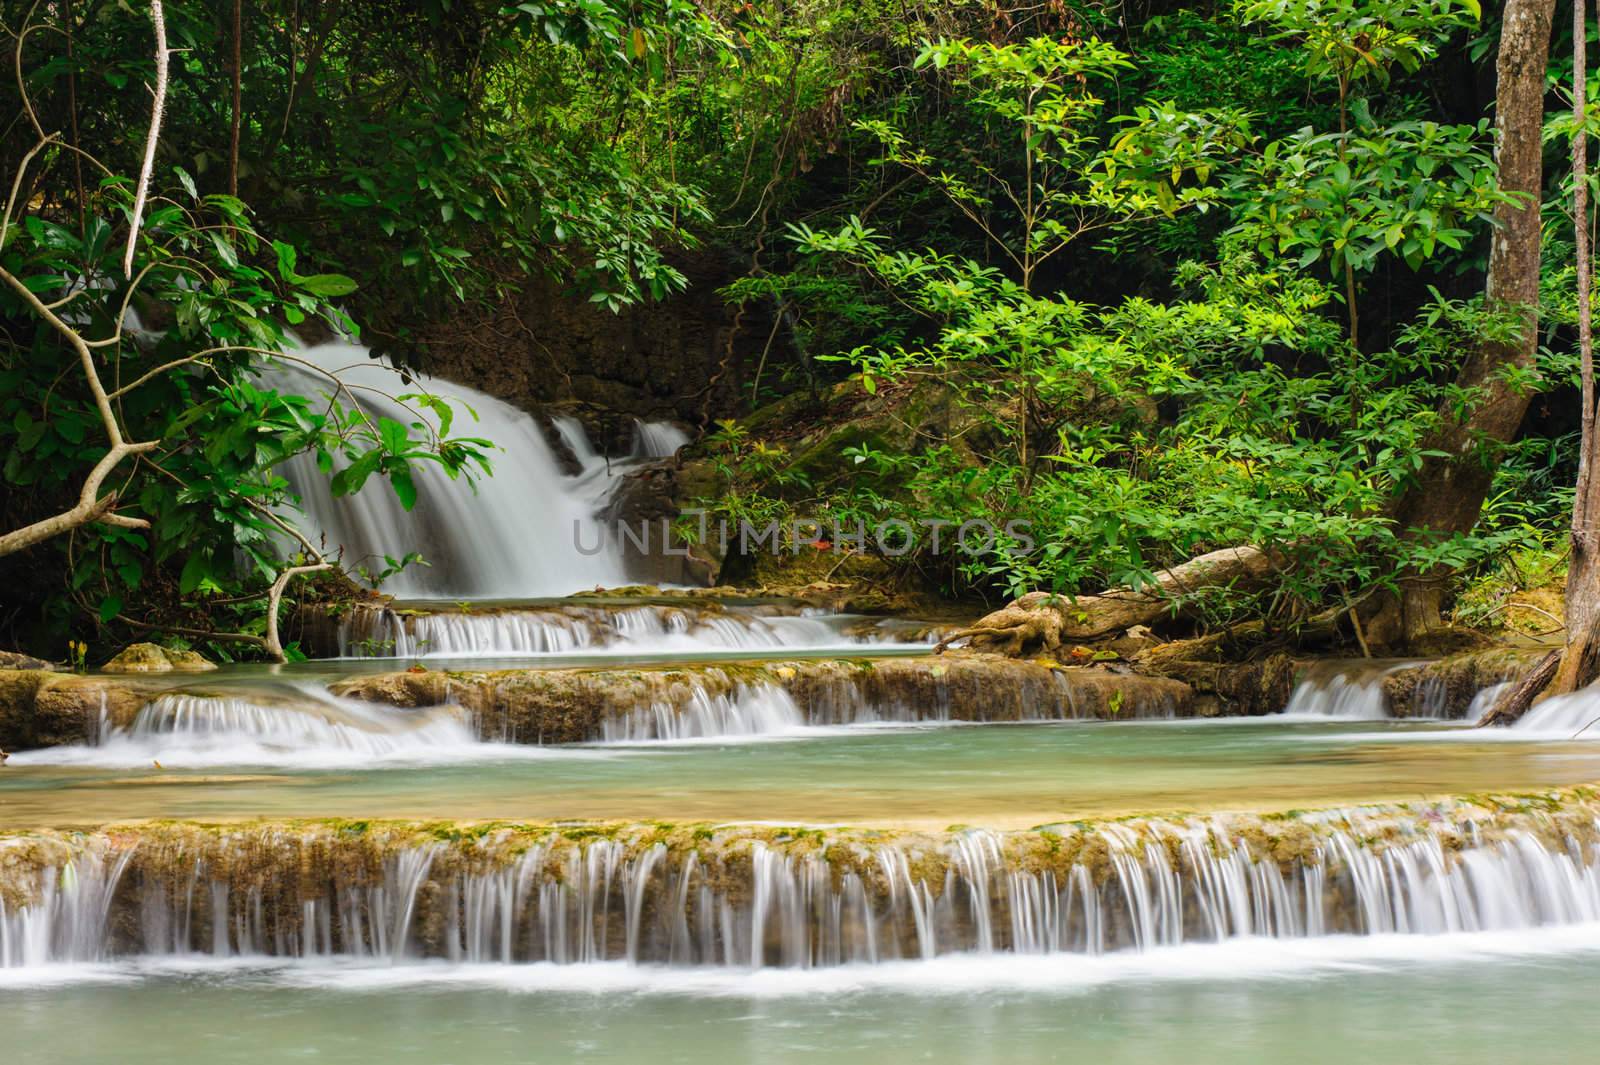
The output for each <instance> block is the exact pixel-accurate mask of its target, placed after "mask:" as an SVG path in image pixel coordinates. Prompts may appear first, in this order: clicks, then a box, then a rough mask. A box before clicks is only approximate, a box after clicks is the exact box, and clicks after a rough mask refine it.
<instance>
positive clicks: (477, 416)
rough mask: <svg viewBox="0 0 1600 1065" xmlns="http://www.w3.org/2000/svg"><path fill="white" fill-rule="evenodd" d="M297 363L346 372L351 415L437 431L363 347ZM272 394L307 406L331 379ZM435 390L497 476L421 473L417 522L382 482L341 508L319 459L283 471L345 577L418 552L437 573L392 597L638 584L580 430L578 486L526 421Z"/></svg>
mask: <svg viewBox="0 0 1600 1065" xmlns="http://www.w3.org/2000/svg"><path fill="white" fill-rule="evenodd" d="M296 356H297V357H298V358H299V359H303V360H305V361H306V362H309V363H312V364H314V365H315V366H317V367H320V368H321V369H323V370H327V371H340V376H341V379H342V380H343V381H344V382H345V383H346V386H347V387H348V388H349V390H350V392H349V393H347V394H346V395H344V396H341V399H342V400H344V401H345V402H346V403H348V402H349V396H350V395H351V394H353V395H354V397H355V402H356V403H358V404H359V405H360V407H361V408H362V409H363V410H364V411H366V412H367V413H368V414H369V415H371V416H373V417H374V418H379V417H386V418H392V419H394V420H395V421H398V422H400V423H401V424H404V425H410V424H412V423H413V422H416V421H419V420H424V421H429V422H432V421H433V420H434V418H433V416H432V414H431V413H430V414H428V415H427V416H426V417H424V416H423V415H422V414H420V413H419V410H420V409H421V408H419V407H417V405H416V404H414V403H406V402H404V401H402V400H401V398H400V397H401V396H402V395H404V394H405V393H406V392H408V391H410V389H409V388H408V387H407V386H406V385H405V384H403V383H402V381H401V379H400V376H399V375H398V374H397V373H395V372H394V371H393V370H391V369H389V368H388V367H387V366H385V365H383V364H381V363H379V362H376V361H374V360H372V359H370V358H369V357H368V353H367V350H366V349H365V348H363V347H360V346H359V345H355V344H348V343H330V344H320V345H317V346H315V347H310V348H307V349H305V350H303V351H300V352H297V353H296ZM267 383H268V384H270V385H271V386H273V387H276V388H280V389H283V390H285V391H292V392H296V393H300V394H304V395H309V396H317V395H325V394H327V393H328V392H330V391H331V389H332V384H331V382H330V381H329V380H328V378H327V377H325V376H324V375H322V374H319V373H317V372H316V371H315V370H312V369H310V368H308V367H306V366H303V365H297V364H296V363H293V362H283V363H280V364H279V366H277V367H275V368H274V369H273V370H272V372H271V373H270V374H269V375H268V376H267ZM428 387H429V389H430V390H431V391H435V392H436V393H437V394H438V395H440V396H443V397H444V398H446V399H449V400H451V401H453V402H454V406H455V409H456V416H455V425H454V426H453V429H452V431H453V432H455V433H456V434H458V435H462V436H477V437H484V438H487V439H488V440H490V441H492V442H493V443H494V444H495V445H496V447H497V448H498V450H496V451H495V452H494V453H493V467H494V473H493V476H491V477H487V478H480V479H479V481H478V483H476V484H475V485H474V484H468V483H467V482H466V481H464V480H459V479H458V480H451V479H450V478H449V477H448V476H447V475H446V474H445V473H444V472H443V470H442V469H440V468H438V467H437V466H436V465H435V464H433V463H429V462H423V463H419V464H417V467H416V480H417V503H416V506H415V508H414V509H413V510H412V511H410V512H409V513H408V512H406V511H405V510H404V508H403V507H401V505H400V502H399V500H398V498H397V497H396V496H395V494H394V493H393V492H392V491H391V490H390V489H389V487H388V485H387V484H386V483H385V482H384V481H383V480H382V478H379V477H374V478H372V479H371V480H370V481H369V482H368V483H367V484H366V486H365V487H363V488H362V489H361V491H359V492H357V493H356V494H355V495H354V496H350V497H346V498H342V499H335V498H333V497H332V496H331V495H330V494H329V492H328V488H327V476H326V475H325V474H323V473H321V472H320V471H318V470H317V468H316V461H315V458H314V457H313V456H309V455H302V456H297V457H296V458H294V459H293V460H291V461H290V462H289V463H287V464H286V465H285V467H284V469H283V472H284V475H285V476H286V477H287V478H288V479H289V481H290V483H291V484H292V485H293V486H294V488H295V491H296V492H297V493H298V494H299V496H300V498H301V499H302V501H303V504H304V507H305V510H306V517H307V519H308V521H309V525H310V526H311V527H312V530H313V535H315V533H316V532H320V533H321V534H322V536H323V537H324V538H325V540H326V543H327V546H328V549H329V550H334V551H337V550H339V549H340V548H342V549H343V552H344V556H343V557H344V563H345V567H346V569H347V570H349V571H351V572H354V571H355V570H356V568H357V567H358V566H363V565H364V566H366V567H367V568H368V569H369V570H372V571H377V570H381V569H382V568H383V566H384V562H383V559H384V557H385V556H389V557H392V558H401V557H403V556H404V555H405V554H406V553H407V552H409V551H417V552H419V553H420V554H421V555H422V557H423V559H424V560H425V561H426V562H427V563H428V565H426V566H410V567H408V568H407V569H405V570H404V571H402V572H401V573H398V574H395V575H393V576H391V577H389V578H388V579H387V580H386V581H385V582H384V586H383V587H384V590H385V591H387V592H390V593H392V594H395V595H399V596H404V597H408V598H440V599H460V598H480V599H481V598H501V599H504V598H531V597H537V596H549V595H566V594H568V593H571V592H576V591H580V590H583V589H589V588H594V587H597V586H615V585H621V584H626V583H628V576H627V573H626V571H625V567H624V565H623V560H622V557H621V554H620V552H618V551H617V550H615V548H614V545H612V544H611V543H610V542H609V541H604V540H602V539H601V538H600V537H599V535H598V533H597V531H596V517H595V515H596V512H597V511H598V510H599V509H600V507H601V506H602V505H603V504H604V502H605V495H606V492H607V491H608V490H609V475H610V473H611V472H612V471H611V470H610V468H609V466H608V464H607V463H606V462H605V460H604V459H603V458H602V457H600V456H598V455H596V454H595V453H594V450H593V448H592V447H591V446H590V445H589V444H588V442H587V440H586V439H582V428H581V426H578V425H577V423H576V422H571V423H570V424H567V423H565V422H564V423H562V424H561V425H560V426H559V428H560V431H561V432H562V434H563V436H564V437H566V438H567V440H568V443H569V445H570V446H573V447H574V450H575V451H578V450H579V449H580V448H581V453H580V454H579V461H580V465H582V466H583V467H584V468H583V470H582V471H581V472H580V473H579V474H578V475H577V476H576V477H569V476H566V475H565V474H564V473H563V472H562V470H561V468H560V464H559V463H558V462H557V460H556V457H555V454H554V453H553V452H552V450H551V448H550V445H549V442H548V441H547V440H546V439H545V436H544V433H543V431H542V430H541V429H540V428H539V425H538V424H537V423H536V422H535V421H534V419H533V418H532V417H530V416H529V415H528V414H526V413H524V412H523V411H520V410H518V409H516V408H515V407H512V406H511V405H509V404H507V403H504V402H502V401H500V400H498V399H495V398H494V397H493V396H489V395H486V394H484V393H482V392H478V391H476V390H475V389H471V388H467V387H466V386H464V385H456V384H451V383H448V382H443V381H435V382H430V383H429V386H428ZM646 432H647V435H648V436H649V439H650V440H651V441H652V442H653V443H652V446H658V444H659V440H660V439H661V438H665V437H668V436H670V435H671V434H673V433H677V432H678V431H677V430H675V429H672V428H671V427H649V428H648V429H647V430H646ZM680 435H681V434H680ZM580 441H581V442H580ZM580 545H581V546H580ZM597 545H598V549H597Z"/></svg>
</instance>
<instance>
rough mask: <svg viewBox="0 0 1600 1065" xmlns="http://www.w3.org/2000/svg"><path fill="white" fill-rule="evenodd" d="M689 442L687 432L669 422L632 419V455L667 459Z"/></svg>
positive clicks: (640, 457)
mask: <svg viewBox="0 0 1600 1065" xmlns="http://www.w3.org/2000/svg"><path fill="white" fill-rule="evenodd" d="M688 442H689V434H688V433H686V432H684V431H683V430H682V429H680V428H678V427H677V426H676V425H673V424H672V423H671V422H646V421H641V420H640V419H638V418H635V419H634V420H633V457H634V458H636V459H669V458H671V457H672V456H673V455H676V454H677V453H678V449H679V448H680V447H683V446H684V445H685V444H687V443H688Z"/></svg>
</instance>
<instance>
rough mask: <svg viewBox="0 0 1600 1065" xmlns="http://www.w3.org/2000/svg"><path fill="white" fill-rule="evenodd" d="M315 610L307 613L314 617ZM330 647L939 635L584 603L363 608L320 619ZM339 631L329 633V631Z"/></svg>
mask: <svg viewBox="0 0 1600 1065" xmlns="http://www.w3.org/2000/svg"><path fill="white" fill-rule="evenodd" d="M309 616H310V615H307V617H309ZM316 623H317V625H318V626H319V628H318V643H319V644H322V645H331V646H323V648H322V650H323V653H334V654H337V656H338V657H340V658H427V657H438V658H472V657H502V656H503V657H515V656H520V655H540V654H572V653H575V652H583V651H589V650H596V651H604V650H612V651H630V652H653V653H659V652H670V651H684V652H694V651H705V650H709V649H715V648H726V649H729V650H746V651H747V650H759V649H762V648H795V649H802V648H803V649H821V648H841V649H843V648H851V647H859V646H862V645H873V646H876V647H878V648H879V649H895V648H900V649H908V648H912V647H916V646H924V645H926V644H929V643H932V642H933V641H934V640H935V639H937V630H936V629H934V628H932V627H930V628H927V629H926V630H924V631H920V632H917V633H915V635H916V636H917V637H918V638H917V639H908V638H907V636H908V633H907V632H906V631H905V630H904V629H902V628H898V627H896V626H892V625H878V624H873V623H871V622H870V621H867V620H865V619H860V618H850V617H846V616H842V615H827V616H816V615H815V613H814V612H812V613H805V612H796V613H791V614H780V613H775V612H773V611H772V610H770V609H738V608H733V607H721V606H720V605H718V606H713V607H705V608H696V607H693V606H687V605H686V606H663V605H655V604H646V605H637V606H630V605H618V606H599V605H577V604H567V605H561V606H548V607H527V608H507V609H497V610H487V611H472V610H456V611H444V610H411V609H399V610H397V609H393V608H390V607H356V608H351V609H347V610H345V611H343V612H342V613H341V614H340V616H339V617H337V618H331V619H327V624H326V625H324V624H323V623H322V619H320V618H319V619H317V622H316ZM326 630H331V632H327V634H328V635H331V636H332V639H331V640H329V639H326V638H325V636H324V632H325V631H326Z"/></svg>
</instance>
